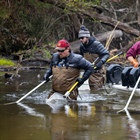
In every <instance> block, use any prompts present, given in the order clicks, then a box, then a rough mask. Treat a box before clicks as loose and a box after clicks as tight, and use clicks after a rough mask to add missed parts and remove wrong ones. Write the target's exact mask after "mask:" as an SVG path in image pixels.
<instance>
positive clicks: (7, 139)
mask: <svg viewBox="0 0 140 140" xmlns="http://www.w3.org/2000/svg"><path fill="white" fill-rule="evenodd" d="M38 74H40V75H41V77H42V75H43V74H44V71H26V72H23V73H22V72H21V77H20V78H19V79H18V80H17V81H10V80H8V79H7V80H6V79H3V78H2V77H0V78H1V81H0V89H1V91H0V93H1V94H0V104H1V105H0V140H139V139H140V117H139V109H140V105H139V102H140V98H138V96H134V97H133V99H132V101H131V103H130V105H129V109H130V110H131V111H132V110H133V113H132V114H131V112H130V113H129V112H122V113H119V114H117V113H116V112H117V111H118V110H120V109H122V108H124V106H125V105H126V102H127V100H128V98H129V96H130V94H131V92H130V93H129V95H128V93H126V92H121V91H117V90H114V91H110V92H109V93H110V94H106V93H105V91H104V90H102V91H99V92H96V93H94V94H89V93H88V92H89V91H81V92H80V95H81V97H82V100H84V101H86V102H82V101H80V98H79V102H60V101H58V102H51V103H50V104H46V97H47V94H48V92H49V90H50V89H51V85H50V83H47V84H44V85H43V86H41V87H40V88H39V89H37V90H36V91H35V92H34V93H32V94H31V95H29V96H28V97H26V98H25V99H24V100H23V101H22V102H20V103H18V104H11V105H3V103H6V102H12V101H17V100H18V99H19V98H21V97H22V96H24V95H25V94H26V93H28V92H29V91H30V90H31V89H33V88H34V87H35V86H37V85H38V84H39V83H41V79H38V77H37V76H36V75H38ZM7 82H9V83H10V84H9V85H7V84H5V83H7ZM27 82H28V84H26V83H27ZM22 83H24V84H22ZM88 101H89V102H88ZM129 109H128V110H129Z"/></svg>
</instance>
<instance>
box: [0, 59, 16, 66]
mask: <svg viewBox="0 0 140 140" xmlns="http://www.w3.org/2000/svg"><path fill="white" fill-rule="evenodd" d="M15 65H16V64H15V63H14V62H13V61H11V60H8V59H5V58H0V66H15Z"/></svg>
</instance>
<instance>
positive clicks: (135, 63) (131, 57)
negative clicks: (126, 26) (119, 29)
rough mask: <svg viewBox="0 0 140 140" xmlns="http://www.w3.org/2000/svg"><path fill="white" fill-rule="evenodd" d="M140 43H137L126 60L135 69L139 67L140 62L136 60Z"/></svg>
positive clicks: (128, 53)
mask: <svg viewBox="0 0 140 140" xmlns="http://www.w3.org/2000/svg"><path fill="white" fill-rule="evenodd" d="M139 44H140V42H137V43H135V44H134V45H133V46H132V47H131V48H130V49H129V50H128V51H127V53H126V59H127V60H128V61H129V62H130V63H131V64H132V65H133V66H134V67H135V68H137V67H138V66H139V63H138V61H137V60H136V59H135V58H136V56H137V54H138V52H139V47H140V46H139Z"/></svg>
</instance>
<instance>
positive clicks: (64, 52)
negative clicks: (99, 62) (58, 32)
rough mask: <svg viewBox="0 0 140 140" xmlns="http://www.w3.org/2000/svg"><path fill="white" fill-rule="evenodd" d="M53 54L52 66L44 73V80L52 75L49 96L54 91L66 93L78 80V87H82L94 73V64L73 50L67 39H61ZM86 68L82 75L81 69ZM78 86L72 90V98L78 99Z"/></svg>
mask: <svg viewBox="0 0 140 140" xmlns="http://www.w3.org/2000/svg"><path fill="white" fill-rule="evenodd" d="M55 50H56V51H57V52H56V53H54V54H53V55H52V60H51V63H50V68H49V69H48V70H47V71H46V73H45V74H44V80H46V81H48V80H49V77H50V76H51V75H52V91H51V92H50V93H49V96H48V98H49V97H50V96H51V95H52V94H53V93H54V92H58V93H60V94H63V95H64V94H65V93H66V92H67V91H68V90H69V89H70V88H71V87H72V86H73V85H74V83H75V82H78V85H77V87H80V86H81V85H82V84H83V83H84V81H86V80H87V79H88V78H89V76H90V75H91V74H92V71H93V65H92V63H90V62H89V61H88V60H86V59H85V58H84V57H83V56H81V55H79V54H75V53H73V52H72V50H71V46H70V43H69V42H68V41H67V40H64V39H62V40H59V41H58V43H57V45H56V48H55ZM81 70H84V73H83V75H82V77H79V76H80V71H81ZM77 87H76V88H75V89H74V90H73V91H72V92H71V94H70V96H69V97H70V98H71V99H73V100H77V96H78V89H77Z"/></svg>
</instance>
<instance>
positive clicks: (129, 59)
mask: <svg viewBox="0 0 140 140" xmlns="http://www.w3.org/2000/svg"><path fill="white" fill-rule="evenodd" d="M127 59H128V61H129V62H130V63H131V64H132V65H133V66H134V68H137V67H138V66H139V63H138V61H137V60H136V59H134V57H133V56H129V57H127Z"/></svg>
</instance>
